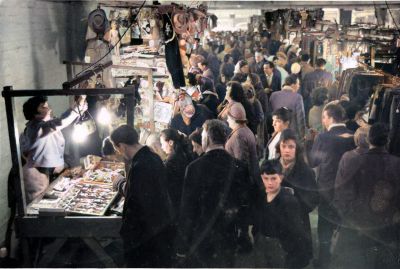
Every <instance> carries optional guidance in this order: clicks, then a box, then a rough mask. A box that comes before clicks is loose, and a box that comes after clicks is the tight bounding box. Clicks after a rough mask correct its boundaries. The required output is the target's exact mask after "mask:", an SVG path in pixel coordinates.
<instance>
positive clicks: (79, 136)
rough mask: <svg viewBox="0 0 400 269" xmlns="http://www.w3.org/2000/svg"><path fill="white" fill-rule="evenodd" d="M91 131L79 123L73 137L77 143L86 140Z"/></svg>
mask: <svg viewBox="0 0 400 269" xmlns="http://www.w3.org/2000/svg"><path fill="white" fill-rule="evenodd" d="M88 135H89V132H88V130H87V128H85V126H83V125H82V124H80V123H78V124H76V125H75V126H74V130H73V132H72V139H73V140H74V141H75V142H77V143H82V142H85V140H86V138H87V137H88Z"/></svg>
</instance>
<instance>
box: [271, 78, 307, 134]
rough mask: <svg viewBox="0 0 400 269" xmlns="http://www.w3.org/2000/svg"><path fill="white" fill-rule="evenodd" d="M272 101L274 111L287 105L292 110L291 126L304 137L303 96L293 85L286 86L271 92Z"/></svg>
mask: <svg viewBox="0 0 400 269" xmlns="http://www.w3.org/2000/svg"><path fill="white" fill-rule="evenodd" d="M270 103H271V108H272V111H275V110H277V109H278V108H281V107H287V108H289V109H290V110H292V120H291V121H290V128H291V129H293V130H294V131H296V132H297V135H298V136H299V138H300V139H303V138H304V136H305V132H306V120H305V112H304V104H303V97H302V96H301V95H300V94H299V93H297V92H294V91H293V89H292V88H291V87H289V86H284V87H283V88H282V90H281V91H277V92H273V93H272V94H271V98H270Z"/></svg>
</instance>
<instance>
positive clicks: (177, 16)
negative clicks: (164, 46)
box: [172, 9, 188, 34]
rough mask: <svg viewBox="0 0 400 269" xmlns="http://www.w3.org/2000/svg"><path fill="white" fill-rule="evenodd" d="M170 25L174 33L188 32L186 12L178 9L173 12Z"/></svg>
mask: <svg viewBox="0 0 400 269" xmlns="http://www.w3.org/2000/svg"><path fill="white" fill-rule="evenodd" d="M172 24H173V26H174V29H175V32H176V33H178V34H183V33H186V32H187V31H188V17H187V15H186V12H185V11H183V10H179V9H178V10H175V11H174V12H173V13H172Z"/></svg>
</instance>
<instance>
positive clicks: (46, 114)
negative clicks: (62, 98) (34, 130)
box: [35, 102, 52, 121]
mask: <svg viewBox="0 0 400 269" xmlns="http://www.w3.org/2000/svg"><path fill="white" fill-rule="evenodd" d="M51 111H52V110H51V108H50V107H49V104H48V103H47V102H45V103H41V104H40V105H39V107H38V108H37V112H38V113H37V114H36V115H35V118H36V119H38V120H44V121H47V120H50V118H51Z"/></svg>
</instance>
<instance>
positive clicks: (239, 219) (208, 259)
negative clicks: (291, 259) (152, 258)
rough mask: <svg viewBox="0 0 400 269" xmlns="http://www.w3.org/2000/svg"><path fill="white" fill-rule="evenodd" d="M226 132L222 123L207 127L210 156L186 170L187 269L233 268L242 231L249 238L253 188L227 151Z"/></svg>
mask: <svg viewBox="0 0 400 269" xmlns="http://www.w3.org/2000/svg"><path fill="white" fill-rule="evenodd" d="M226 129H227V127H226V125H225V124H224V123H223V122H222V121H219V120H208V121H206V122H205V124H204V125H203V132H202V146H203V149H204V150H205V154H204V155H202V156H201V157H199V158H198V159H197V160H195V161H193V162H192V163H191V164H189V166H188V167H187V169H186V175H185V180H184V186H183V192H182V202H181V209H180V214H179V215H180V217H179V221H178V231H179V232H180V236H178V238H177V257H180V258H182V259H184V258H185V259H187V261H186V262H187V263H186V264H185V265H186V266H187V267H232V266H233V264H232V262H233V256H234V251H235V249H236V243H235V237H236V234H237V233H238V230H237V228H239V229H243V230H242V232H241V234H242V235H243V234H247V227H248V224H246V223H245V221H246V220H247V219H248V216H247V214H248V213H247V210H246V208H249V203H250V197H252V195H251V193H250V192H251V187H250V186H252V184H251V182H250V178H249V176H248V170H247V168H246V166H245V165H244V164H242V163H240V162H238V161H236V160H235V159H234V158H232V157H231V156H230V155H229V153H228V152H226V151H225V150H224V144H225V142H226V139H227V134H228V131H227V130H226Z"/></svg>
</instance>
